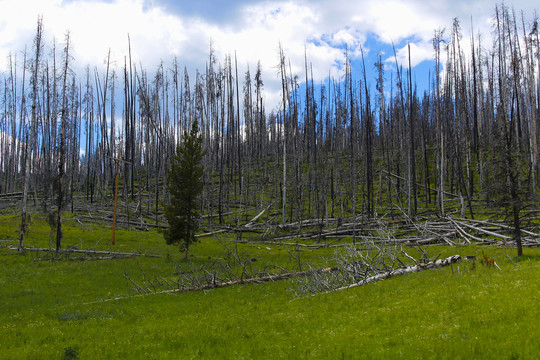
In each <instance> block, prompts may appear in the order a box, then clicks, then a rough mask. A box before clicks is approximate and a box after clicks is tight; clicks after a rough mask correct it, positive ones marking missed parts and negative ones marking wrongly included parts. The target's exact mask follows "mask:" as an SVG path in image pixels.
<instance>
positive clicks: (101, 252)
mask: <svg viewBox="0 0 540 360" xmlns="http://www.w3.org/2000/svg"><path fill="white" fill-rule="evenodd" d="M8 249H10V250H18V248H17V247H14V246H8ZM24 250H25V251H36V252H56V249H49V248H30V247H25V248H24ZM58 252H59V253H80V254H95V255H109V256H145V257H163V255H156V254H144V253H140V252H136V253H126V252H115V251H99V250H79V249H60V250H58Z"/></svg>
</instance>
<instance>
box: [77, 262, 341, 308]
mask: <svg viewBox="0 0 540 360" xmlns="http://www.w3.org/2000/svg"><path fill="white" fill-rule="evenodd" d="M335 270H337V268H336V267H329V268H323V269H314V270H305V271H297V272H289V273H284V274H276V275H268V276H262V277H254V278H248V279H238V280H232V281H226V282H216V283H213V284H206V285H201V286H193V287H185V288H177V289H169V290H163V291H155V292H148V291H147V289H142V292H144V294H137V295H134V296H119V297H115V298H110V299H103V300H98V301H93V302H89V303H84V304H83V305H88V304H96V303H101V302H108V301H116V300H122V299H129V298H133V297H141V296H146V295H158V294H174V293H185V292H192V291H204V290H211V289H218V288H223V287H228V286H233V285H245V284H261V283H265V282H270V281H277V280H285V279H289V278H291V277H296V276H306V275H311V274H321V273H326V272H331V271H335ZM126 278H127V279H128V280H129V281H130V282H131V283H133V285H134V286H135V287H136V288H137V289H139V291H140V292H141V290H140V288H142V287H141V286H140V285H139V284H137V283H135V282H134V281H133V280H132V279H130V278H129V277H126Z"/></svg>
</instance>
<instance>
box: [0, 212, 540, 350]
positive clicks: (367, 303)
mask: <svg viewBox="0 0 540 360" xmlns="http://www.w3.org/2000/svg"><path fill="white" fill-rule="evenodd" d="M18 222H19V216H17V215H14V214H7V215H0V299H1V300H0V307H1V311H0V339H2V340H1V341H0V358H1V359H62V358H64V359H70V358H71V359H73V358H80V359H118V358H123V359H124V358H128V359H201V358H204V359H243V358H244V359H276V358H288V359H299V358H310V359H313V358H321V359H339V358H344V359H351V358H355V359H357V358H358V359H360V358H366V359H389V358H406V359H409V358H411V359H424V358H426V359H430V358H433V359H456V358H457V359H460V358H474V359H482V358H485V359H494V358H497V359H535V358H537V356H538V354H539V353H540V342H539V341H538V335H539V333H540V327H539V325H538V324H540V313H539V309H538V304H539V303H540V291H539V290H540V249H539V248H537V247H530V248H529V247H527V248H525V249H524V255H523V256H522V257H519V258H518V257H516V256H515V254H516V250H515V248H511V247H506V246H501V244H500V243H493V244H487V243H480V244H478V243H473V244H472V245H469V244H466V243H465V242H464V243H463V244H462V243H459V244H458V243H454V244H453V245H449V244H446V243H445V244H441V243H436V244H433V245H430V246H423V247H422V248H420V247H417V246H411V244H403V248H404V249H406V250H405V251H407V253H408V254H410V255H412V256H414V257H415V258H420V257H421V256H423V257H429V258H431V259H435V258H443V257H447V256H451V255H461V257H462V258H463V261H461V262H458V263H456V264H453V265H452V266H447V267H444V268H438V269H433V270H426V271H422V272H418V273H414V274H408V275H404V276H397V277H393V278H391V279H388V280H385V281H380V282H376V283H371V284H367V285H365V286H359V287H355V288H351V289H347V290H342V291H332V292H326V293H320V294H316V295H312V294H305V293H304V294H302V293H301V292H299V291H298V289H299V284H300V282H299V281H298V279H297V278H295V277H292V278H289V279H286V280H283V281H267V282H264V283H263V282H262V281H261V282H260V283H257V284H247V283H240V284H238V285H235V286H228V287H224V288H219V289H209V288H208V287H206V288H205V289H206V290H202V291H189V292H178V291H177V292H175V291H174V289H184V290H185V289H187V288H189V287H190V286H189V284H191V285H193V286H192V287H196V286H195V285H201V284H216V283H223V282H226V281H232V280H235V279H236V280H238V279H244V280H245V279H250V278H260V277H263V276H264V275H268V274H279V273H288V272H300V271H305V270H307V269H319V268H325V267H328V266H334V265H335V259H336V258H338V255H339V254H340V253H342V252H343V251H344V247H339V246H335V247H329V246H313V245H317V244H318V243H317V242H314V241H303V240H302V241H299V240H297V242H298V246H294V245H291V244H290V243H286V242H285V241H281V242H280V241H274V242H272V241H265V242H257V241H255V240H253V241H249V238H248V239H247V240H248V241H242V242H238V241H235V240H236V239H237V236H238V235H237V234H234V233H233V234H215V235H213V236H209V237H202V238H200V240H201V242H200V243H198V244H196V245H194V246H193V248H192V249H191V256H190V257H189V259H188V260H183V253H180V252H179V251H178V248H177V247H174V246H168V245H166V244H165V242H164V240H163V235H162V234H161V233H160V232H159V231H157V230H148V231H141V230H127V229H122V230H118V231H117V234H116V245H114V246H112V245H110V233H111V229H110V227H104V226H100V225H99V224H92V223H88V222H84V221H80V219H79V218H75V217H66V221H65V225H64V233H65V237H64V242H63V248H66V249H67V248H71V249H72V250H79V252H77V251H71V252H61V253H59V254H56V253H55V252H48V251H29V250H27V251H24V252H23V253H19V252H18V251H16V250H14V249H12V247H16V246H17V240H16V239H17V230H16V229H17V228H18ZM50 234H51V230H50V228H49V226H48V225H47V222H46V220H45V218H44V217H41V216H39V215H34V216H33V217H32V221H31V225H30V232H29V234H28V238H27V242H26V246H27V247H29V248H40V249H43V248H48V247H49V246H50V243H51V240H52V237H50ZM246 237H247V235H246V236H244V240H246ZM325 241H327V244H328V243H330V241H331V243H332V245H340V244H346V243H350V241H351V238H348V237H343V238H330V237H328V238H326V240H325ZM293 244H294V243H293ZM300 245H310V246H300ZM356 246H358V247H361V246H362V244H361V243H356ZM400 246H401V245H400ZM80 250H95V251H96V252H94V253H92V252H80ZM364 250H365V249H364ZM364 250H362V251H364ZM98 251H99V252H98ZM110 252H112V253H110ZM118 253H124V254H118ZM126 254H128V255H126ZM144 255H159V256H144ZM473 256H474V257H475V260H471V261H468V260H465V259H466V257H469V258H471V257H473ZM490 259H491V260H492V261H491V260H490ZM190 281H191V282H190Z"/></svg>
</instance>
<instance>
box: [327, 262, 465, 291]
mask: <svg viewBox="0 0 540 360" xmlns="http://www.w3.org/2000/svg"><path fill="white" fill-rule="evenodd" d="M458 261H461V256H460V255H453V256H450V257H447V258H445V259H439V260H437V261H431V262H429V263H427V264H417V265H412V266H407V267H404V268H398V269H394V270H390V271H385V272H383V273H380V274H376V275H373V276H370V277H367V278H364V279H363V280H361V281H359V282H357V283H354V284H351V285H347V286H343V287H340V288H337V289H334V290H331V291H328V292H334V291H339V290H347V289H350V288H353V287H357V286H362V285H365V284H369V283H372V282H376V281H379V280H384V279H388V278H391V277H394V276H398V275H404V274H410V273H414V272H418V271H422V270H428V269H435V268H439V267H443V266H448V265H451V264H454V263H456V262H458Z"/></svg>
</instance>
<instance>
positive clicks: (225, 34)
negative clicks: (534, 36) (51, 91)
mask: <svg viewBox="0 0 540 360" xmlns="http://www.w3.org/2000/svg"><path fill="white" fill-rule="evenodd" d="M167 1H168V0H162V1H158V0H152V1H145V0H111V1H99V0H97V1H96V0H75V1H70V2H65V1H61V0H0V70H5V69H6V67H7V60H6V58H7V56H8V54H9V53H13V52H16V53H20V51H22V50H23V49H24V46H25V45H27V46H28V47H31V45H32V38H33V36H34V32H35V28H36V20H37V17H38V15H39V14H42V15H43V20H44V30H45V37H46V41H47V43H48V44H51V42H52V41H51V40H52V38H53V37H54V38H55V39H56V41H57V43H59V42H62V41H63V39H64V34H65V32H66V30H70V34H71V40H72V42H73V49H74V53H73V55H74V57H75V60H76V63H77V64H78V65H79V66H81V67H84V66H86V65H87V64H90V65H91V66H101V65H102V64H103V62H104V59H105V58H106V56H107V52H108V50H109V48H110V49H111V54H112V59H113V61H114V62H115V63H116V64H117V66H119V67H121V66H123V63H124V57H125V56H127V54H128V41H127V35H128V34H129V35H130V38H131V47H132V53H133V60H134V62H135V63H136V64H139V63H142V65H143V66H144V67H145V68H146V69H148V70H149V71H153V70H154V69H155V68H156V67H157V66H158V65H159V63H160V61H161V60H163V61H165V63H170V62H171V61H172V58H173V57H174V56H176V57H178V60H179V63H180V64H181V66H184V65H186V66H187V67H188V69H189V70H190V71H192V72H193V71H194V70H195V69H199V70H201V71H203V70H204V68H205V64H206V62H207V59H208V49H209V43H210V40H212V41H213V44H214V48H215V50H216V57H217V59H218V61H220V62H222V61H223V59H224V56H225V55H226V54H232V55H234V52H235V51H236V52H237V56H238V64H239V72H241V73H243V72H244V71H245V68H246V65H247V64H249V65H250V68H251V69H252V71H253V70H254V69H255V66H256V64H257V61H259V60H260V61H261V64H262V68H263V80H264V82H265V94H266V96H267V108H269V109H272V108H273V107H276V106H277V105H278V104H279V98H280V96H279V91H280V88H281V86H280V80H279V76H278V72H277V68H276V67H277V65H278V63H279V59H278V54H277V49H278V46H279V44H280V43H281V45H282V46H283V49H284V51H285V54H286V56H287V58H288V59H290V63H291V69H292V72H293V73H295V74H298V75H299V78H300V79H303V73H304V53H305V52H306V51H307V55H308V61H309V62H310V63H312V64H313V72H314V77H315V80H316V81H317V80H321V79H323V78H324V77H325V76H327V75H328V72H329V71H330V72H331V73H332V74H333V75H334V76H339V75H340V74H341V71H342V70H341V67H340V64H341V63H342V62H343V59H344V50H343V48H344V47H345V46H346V47H347V48H348V50H349V53H350V54H351V56H359V54H360V52H359V49H360V46H363V47H364V50H365V51H367V49H366V46H365V41H366V38H367V37H368V35H374V36H375V37H376V38H377V39H379V40H380V41H382V42H385V43H387V44H390V43H392V42H395V43H396V44H397V43H400V42H401V41H403V40H406V39H411V56H412V59H411V60H412V63H413V66H414V65H415V64H418V63H420V62H421V61H423V60H426V59H431V58H432V56H433V55H432V49H431V38H432V36H433V31H434V30H435V29H436V28H441V27H446V28H447V34H449V30H450V28H451V24H452V19H453V18H454V17H459V18H460V19H461V21H462V24H466V25H463V28H464V32H467V30H468V29H469V28H470V18H471V16H472V17H473V18H474V26H475V30H476V31H478V30H479V31H482V33H484V35H489V32H490V21H489V19H490V18H491V17H492V15H493V13H494V4H493V2H492V1H488V0H475V1H470V0H436V1H429V2H426V1H422V0H403V1H399V0H377V1H370V0H357V1H351V0H311V1H308V0H300V1H285V0H274V1H272V0H269V1H257V2H247V4H248V5H242V4H240V5H238V6H239V9H238V10H237V11H234V12H233V13H234V14H236V15H237V17H234V18H230V19H225V20H226V21H220V22H219V23H216V22H214V20H209V19H210V18H204V17H201V16H200V15H198V16H196V17H195V16H189V15H187V14H186V13H179V12H176V13H173V12H171V11H170V10H168V9H169V8H167ZM185 1H187V0H185ZM506 4H507V5H508V6H514V7H515V8H516V9H518V10H519V9H524V10H525V11H526V13H527V14H531V12H532V9H533V8H534V4H532V2H530V1H525V0H513V1H506ZM224 6H230V4H228V3H227V2H225V3H223V2H220V1H216V2H215V3H213V7H211V9H212V11H213V16H214V18H215V17H216V13H217V14H218V17H219V12H220V7H224ZM178 8H180V9H181V8H182V6H181V4H180V6H179V7H178ZM223 13H225V12H223ZM227 14H231V12H227ZM223 16H225V15H223ZM467 36H468V35H466V36H464V46H466V41H467V40H466V38H467ZM373 50H374V51H377V49H373ZM397 55H398V61H402V62H403V63H404V64H407V63H408V62H407V61H406V60H407V48H406V46H405V47H401V48H400V49H398V54H397ZM391 57H392V59H393V55H392V56H391ZM241 78H243V75H241ZM193 81H194V80H192V82H193Z"/></svg>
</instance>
